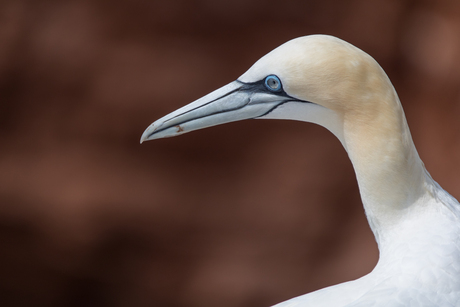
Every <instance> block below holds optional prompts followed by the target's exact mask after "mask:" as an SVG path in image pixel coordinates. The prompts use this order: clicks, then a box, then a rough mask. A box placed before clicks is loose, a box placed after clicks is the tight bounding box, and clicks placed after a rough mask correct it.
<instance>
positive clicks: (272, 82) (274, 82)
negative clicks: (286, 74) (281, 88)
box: [267, 78, 278, 90]
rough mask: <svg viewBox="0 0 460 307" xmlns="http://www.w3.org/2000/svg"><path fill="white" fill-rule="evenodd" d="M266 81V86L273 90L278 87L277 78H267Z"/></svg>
mask: <svg viewBox="0 0 460 307" xmlns="http://www.w3.org/2000/svg"><path fill="white" fill-rule="evenodd" d="M267 83H268V86H270V87H271V88H272V89H274V90H275V89H277V88H278V80H276V79H275V78H270V79H268V82H267Z"/></svg>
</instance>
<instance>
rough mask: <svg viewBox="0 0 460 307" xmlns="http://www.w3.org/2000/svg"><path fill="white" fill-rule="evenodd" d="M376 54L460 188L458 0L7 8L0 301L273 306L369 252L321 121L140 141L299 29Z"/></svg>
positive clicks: (0, 103) (1, 80)
mask: <svg viewBox="0 0 460 307" xmlns="http://www.w3.org/2000/svg"><path fill="white" fill-rule="evenodd" d="M314 33H325V34H332V35H335V36H338V37H340V38H343V39H345V40H347V41H349V42H351V43H353V44H354V45H356V46H358V47H359V48H361V49H363V50H365V51H366V52H368V53H370V54H371V55H372V56H373V57H374V58H376V59H377V61H378V62H379V63H380V64H381V65H382V66H383V68H384V69H385V70H386V71H387V73H388V75H389V76H390V78H391V80H392V81H393V83H394V85H395V87H396V89H397V91H398V92H399V94H400V98H401V101H402V103H403V105H404V107H405V111H406V115H407V118H408V121H409V125H410V127H411V130H412V133H413V138H414V140H415V143H416V145H417V147H418V150H419V152H420V155H421V157H422V159H423V160H424V162H425V164H426V166H427V168H428V170H429V171H430V172H431V174H432V175H433V177H434V178H435V180H437V181H438V182H439V183H440V184H441V185H442V186H443V187H444V188H445V189H446V190H448V191H449V192H450V193H451V194H453V195H454V196H456V197H457V198H459V197H460V123H459V120H458V118H459V115H460V91H459V88H460V87H459V85H460V3H459V2H458V1H456V0H450V1H449V0H441V1H440V0H437V1H434V0H433V1H401V0H394V1H392V0H371V1H369V0H341V1H333V0H312V1H308V0H303V1H302V0H290V1H272V0H265V1H262V0H234V1H224V0H194V1H191V0H168V1H152V0H136V1H128V0H117V1H108V0H105V1H104V0H99V1H94V0H75V1H62V0H61V1H51V0H50V1H46V0H43V1H32V0H31V1H25V0H12V1H5V0H3V1H0V144H1V145H0V305H1V306H166V307H169V306H171V307H179V306H187V307H188V306H190V307H195V306H196V307H208V306H220V307H227V306H229V307H230V306H232V307H249V306H252V307H254V306H269V305H271V304H275V303H277V302H280V301H283V300H286V299H288V298H291V297H293V296H297V295H301V294H304V293H306V292H309V291H312V290H315V289H318V288H320V287H324V286H327V285H331V284H335V283H339V282H343V281H346V280H350V279H354V278H357V277H359V276H361V275H363V274H365V273H367V272H369V271H370V270H371V269H372V268H373V266H374V264H375V263H376V261H377V248H376V244H375V243H374V239H373V236H372V234H371V232H370V230H369V228H368V226H367V221H366V219H365V216H364V214H363V209H362V205H361V201H360V198H359V193H358V189H357V185H356V180H355V176H354V173H353V170H352V167H351V164H350V162H349V161H348V158H347V156H346V153H345V151H344V150H343V149H342V148H341V146H340V144H339V142H338V141H337V140H336V139H335V138H334V137H333V136H332V135H331V134H330V133H328V132H327V131H326V130H325V129H323V128H321V127H317V126H314V125H311V124H306V123H300V122H289V121H268V120H265V121H263V120H260V121H254V120H252V121H245V122H238V123H232V124H227V125H223V126H219V127H215V128H212V129H207V130H203V131H198V132H193V133H190V134H187V135H184V136H181V137H178V138H172V139H164V140H157V141H153V142H148V143H145V144H143V145H142V146H141V145H139V138H140V136H141V134H142V132H143V131H144V129H145V128H146V127H147V126H148V125H149V124H150V123H151V122H153V121H154V120H155V119H157V118H159V117H161V116H163V115H165V114H166V113H168V112H170V111H173V110H174V109H176V108H178V107H180V106H182V105H184V104H186V103H189V102H191V101H193V100H195V99H196V98H199V97H200V96H202V95H204V94H207V93H208V92H210V91H212V90H214V89H216V88H217V87H220V86H222V85H224V84H226V83H228V82H230V81H233V80H235V79H236V78H237V77H238V76H239V75H241V74H242V73H243V72H245V71H246V70H247V69H248V68H249V67H250V66H251V65H252V64H253V62H255V61H256V60H257V59H258V58H259V57H261V56H262V55H264V54H266V53H267V52H269V51H270V50H272V49H273V48H275V47H277V46H278V45H280V44H281V43H284V42H285V41H287V40H289V39H292V38H294V37H297V36H302V35H308V34H314Z"/></svg>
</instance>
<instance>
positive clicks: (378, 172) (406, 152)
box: [141, 35, 460, 307]
mask: <svg viewBox="0 0 460 307" xmlns="http://www.w3.org/2000/svg"><path fill="white" fill-rule="evenodd" d="M249 118H273V119H291V120H300V121H305V122H311V123H315V124H319V125H321V126H323V127H325V128H327V129H328V130H329V131H331V132H332V133H333V134H334V135H335V136H336V137H337V138H338V139H339V140H340V142H341V143H342V145H343V147H344V148H345V150H346V151H347V153H348V156H349V158H350V160H351V162H352V164H353V167H354V170H355V173H356V177H357V180H358V184H359V190H360V195H361V198H362V202H363V205H364V209H365V213H366V216H367V219H368V221H369V225H370V227H371V229H372V232H373V233H374V235H375V239H376V241H377V244H378V248H379V254H380V256H379V261H378V263H377V265H376V267H375V268H374V269H373V270H372V272H371V273H369V274H367V275H365V276H363V277H361V278H359V279H357V280H353V281H349V282H345V283H342V284H338V285H335V286H331V287H327V288H324V289H321V290H318V291H315V292H312V293H309V294H305V295H302V296H299V297H296V298H293V299H291V300H288V301H285V302H283V303H280V304H278V305H276V307H306V306H314V307H320V306H327V307H342V306H350V307H351V306H354V307H356V306H366V307H369V306H385V307H395V306H401V307H408V306H417V307H420V306H437V307H447V306H451V307H458V306H460V205H459V203H458V202H457V200H455V199H454V198H453V197H452V196H451V195H449V194H448V193H447V192H446V191H444V190H443V189H442V188H441V187H440V186H439V185H438V184H437V183H436V182H435V181H434V180H433V179H432V178H431V176H430V175H429V173H428V172H427V171H426V169H425V167H424V165H423V162H422V161H421V160H420V157H419V155H418V153H417V150H416V149H415V146H414V143H413V141H412V137H411V134H410V132H409V127H408V125H407V122H406V118H405V116H404V111H403V109H402V106H401V103H400V101H399V98H398V96H397V94H396V91H395V89H394V87H393V85H392V84H391V82H390V80H389V79H388V77H387V75H386V74H385V72H384V71H383V69H382V68H381V67H380V66H379V64H378V63H377V62H376V61H375V60H374V59H373V58H372V57H371V56H369V55H368V54H367V53H365V52H363V51H362V50H360V49H358V48H356V47H354V46H353V45H351V44H349V43H347V42H345V41H343V40H340V39H338V38H335V37H332V36H327V35H311V36H305V37H300V38H296V39H293V40H291V41H288V42H287V43H285V44H283V45H281V46H280V47H278V48H276V49H274V50H273V51H271V52H270V53H268V54H267V55H265V56H263V57H262V58H261V59H259V60H258V61H257V62H256V63H255V64H254V65H253V66H252V67H251V68H250V69H249V70H248V71H247V72H245V73H244V74H243V75H242V76H241V77H239V78H238V79H237V80H236V81H234V82H232V83H230V84H228V85H226V86H224V87H222V88H220V89H218V90H216V91H214V92H212V93H210V94H208V95H206V96H204V97H202V98H200V99H198V100H196V101H195V102H192V103H190V104H188V105H186V106H184V107H182V108H180V109H178V110H176V111H174V112H172V113H170V114H168V115H166V116H164V117H163V118H161V119H159V120H157V121H156V122H154V123H153V124H151V125H150V126H149V127H148V128H147V129H146V130H145V132H144V133H143V135H142V138H141V143H142V142H143V141H146V140H153V139H157V138H163V137H171V136H176V135H180V134H183V133H186V132H190V131H192V130H197V129H201V128H205V127H211V126H214V125H219V124H223V123H228V122H233V121H238V120H243V119H249Z"/></svg>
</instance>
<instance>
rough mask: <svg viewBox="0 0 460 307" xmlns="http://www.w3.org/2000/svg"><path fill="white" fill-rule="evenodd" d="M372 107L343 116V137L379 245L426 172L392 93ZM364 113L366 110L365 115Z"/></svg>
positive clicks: (416, 198) (415, 199) (419, 192)
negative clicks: (361, 112) (389, 97)
mask: <svg viewBox="0 0 460 307" xmlns="http://www.w3.org/2000/svg"><path fill="white" fill-rule="evenodd" d="M393 100H394V101H390V102H388V101H387V102H382V103H380V104H378V105H380V106H382V107H381V108H380V109H378V110H375V112H373V113H372V112H366V113H365V114H366V116H365V117H364V116H362V114H349V115H348V118H347V117H345V118H344V136H343V141H342V142H343V143H344V146H345V148H346V150H347V152H348V155H349V157H350V159H351V162H352V163H353V167H354V169H355V172H356V177H357V180H358V184H359V189H360V194H361V198H362V201H363V204H364V209H365V211H366V216H367V218H368V221H369V224H370V226H371V229H372V231H373V232H374V235H375V237H376V240H377V243H378V244H379V247H381V243H382V240H385V238H384V237H385V235H386V234H387V233H391V231H389V229H395V228H396V227H395V226H397V225H398V224H399V223H400V222H401V221H402V220H404V218H405V217H406V214H408V213H410V212H412V211H413V209H414V207H416V206H418V205H419V204H420V203H423V202H420V199H422V198H423V197H424V196H425V194H426V186H427V180H428V179H429V178H427V175H426V172H425V169H424V166H423V163H422V161H421V160H420V158H419V155H418V153H417V150H416V148H415V146H414V143H413V141H412V137H411V135H410V132H409V127H408V125H407V122H406V119H405V116H404V112H403V110H402V108H401V105H400V103H399V100H398V98H397V96H396V95H395V96H394V97H393ZM369 114H372V115H371V116H369Z"/></svg>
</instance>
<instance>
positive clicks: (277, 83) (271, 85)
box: [265, 75, 281, 92]
mask: <svg viewBox="0 0 460 307" xmlns="http://www.w3.org/2000/svg"><path fill="white" fill-rule="evenodd" d="M265 87H266V88H268V89H269V90H270V91H272V92H278V91H280V90H281V80H280V79H279V78H278V77H277V76H275V75H270V76H268V77H266V78H265Z"/></svg>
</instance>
